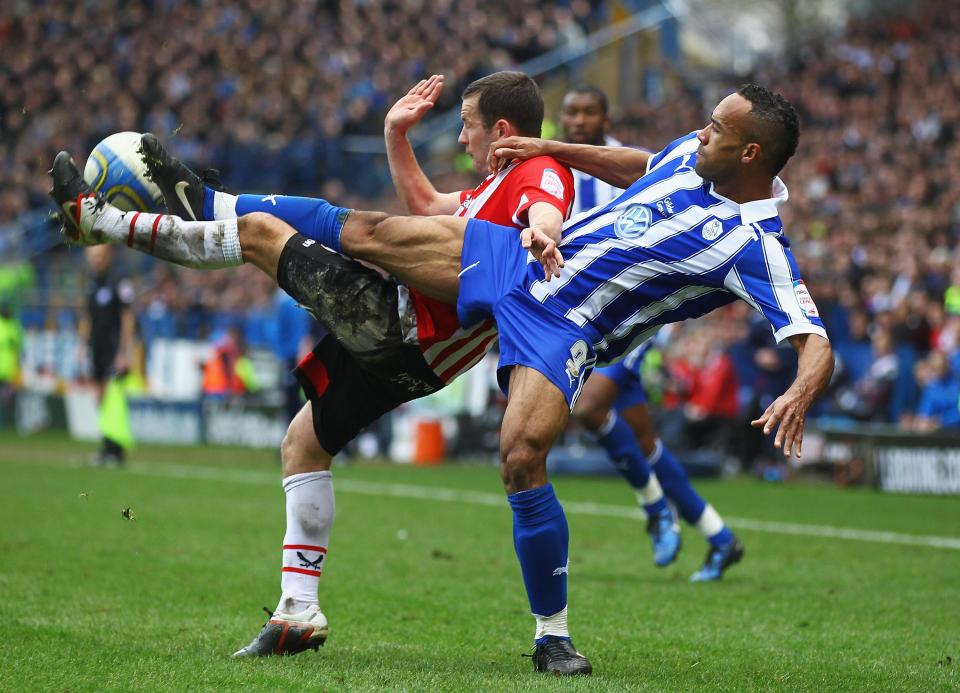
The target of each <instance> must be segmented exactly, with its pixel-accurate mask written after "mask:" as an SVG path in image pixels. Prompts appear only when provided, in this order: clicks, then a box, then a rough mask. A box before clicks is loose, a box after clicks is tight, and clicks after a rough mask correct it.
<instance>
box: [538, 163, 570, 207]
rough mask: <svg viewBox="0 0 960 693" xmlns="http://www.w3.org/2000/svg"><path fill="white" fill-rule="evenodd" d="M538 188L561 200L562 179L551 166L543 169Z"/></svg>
mask: <svg viewBox="0 0 960 693" xmlns="http://www.w3.org/2000/svg"><path fill="white" fill-rule="evenodd" d="M540 188H541V189H542V190H543V191H544V192H546V193H549V194H551V195H553V196H554V197H555V198H557V199H558V200H560V201H563V197H564V195H563V181H562V180H560V176H559V175H558V174H557V172H556V171H554V170H553V169H552V168H545V169H543V176H541V178H540Z"/></svg>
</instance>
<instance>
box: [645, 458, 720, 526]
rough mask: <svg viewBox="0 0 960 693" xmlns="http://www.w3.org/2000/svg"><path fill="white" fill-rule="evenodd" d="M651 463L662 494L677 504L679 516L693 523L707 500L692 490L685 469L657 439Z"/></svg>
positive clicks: (700, 513)
mask: <svg viewBox="0 0 960 693" xmlns="http://www.w3.org/2000/svg"><path fill="white" fill-rule="evenodd" d="M651 463H652V466H653V468H654V470H656V473H657V479H659V480H660V486H661V487H662V488H663V493H664V495H665V496H666V497H667V498H669V499H670V500H671V501H673V504H674V505H676V506H677V511H678V512H679V513H680V517H682V518H683V519H684V520H685V521H686V522H688V523H689V524H691V525H695V524H696V523H697V520H699V519H700V516H701V515H702V514H703V509H704V508H705V507H707V502H706V501H705V500H703V498H701V497H700V494H698V493H697V492H696V491H694V490H693V486H691V485H690V478H689V477H688V476H687V472H686V470H685V469H684V468H683V466H682V465H681V464H680V463H679V462H678V461H677V458H676V457H674V456H673V453H671V452H670V451H669V450H667V448H666V446H664V444H663V443H662V442H660V441H657V450H656V451H655V452H654V453H653V457H651Z"/></svg>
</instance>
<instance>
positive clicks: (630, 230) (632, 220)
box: [613, 205, 653, 241]
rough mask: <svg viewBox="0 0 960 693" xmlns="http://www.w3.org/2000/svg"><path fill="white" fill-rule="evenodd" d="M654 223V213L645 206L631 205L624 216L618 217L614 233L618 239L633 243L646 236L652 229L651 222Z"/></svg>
mask: <svg viewBox="0 0 960 693" xmlns="http://www.w3.org/2000/svg"><path fill="white" fill-rule="evenodd" d="M652 221H653V213H652V212H651V211H650V209H649V208H648V207H645V206H644V205H630V206H629V207H627V208H626V209H625V210H624V211H623V214H621V215H620V216H619V217H617V220H616V221H615V222H614V224H613V232H614V233H615V234H616V235H617V238H622V239H623V240H625V241H633V240H636V239H638V238H640V236H642V235H643V234H644V232H645V231H646V230H647V229H649V228H650V222H652Z"/></svg>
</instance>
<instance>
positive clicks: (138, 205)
mask: <svg viewBox="0 0 960 693" xmlns="http://www.w3.org/2000/svg"><path fill="white" fill-rule="evenodd" d="M139 149H140V133H139V132H118V133H116V134H114V135H110V136H109V137H107V138H106V139H104V140H103V141H101V142H100V144H98V145H97V146H96V147H94V148H93V151H92V152H90V156H89V157H88V158H87V163H86V165H85V166H84V167H83V179H84V180H85V181H86V182H87V184H88V185H89V186H90V187H91V188H93V189H94V190H102V191H103V193H104V194H105V195H106V196H107V201H108V202H110V204H112V205H113V206H114V207H116V208H118V209H121V210H123V211H124V212H135V211H136V212H149V211H151V210H154V209H156V208H157V207H158V206H160V205H162V203H163V194H162V193H161V192H160V188H158V187H157V186H156V185H155V184H154V183H153V182H151V181H150V180H147V167H146V165H145V164H144V163H143V160H142V159H141V158H140V154H139Z"/></svg>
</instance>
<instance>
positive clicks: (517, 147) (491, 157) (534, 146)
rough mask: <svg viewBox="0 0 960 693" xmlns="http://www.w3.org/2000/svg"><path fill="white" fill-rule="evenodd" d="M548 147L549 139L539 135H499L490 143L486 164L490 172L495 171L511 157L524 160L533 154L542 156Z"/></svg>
mask: <svg viewBox="0 0 960 693" xmlns="http://www.w3.org/2000/svg"><path fill="white" fill-rule="evenodd" d="M548 147H549V140H542V139H540V138H539V137H501V138H500V139H499V140H497V141H496V142H494V143H493V144H491V145H490V153H489V154H488V155H487V165H488V166H489V167H490V172H491V173H496V172H497V171H499V170H500V169H502V168H503V167H504V166H506V165H507V164H508V163H509V162H510V161H511V160H512V159H518V160H520V161H526V160H527V159H532V158H533V157H535V156H543V155H544V154H546V153H547V148H548Z"/></svg>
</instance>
